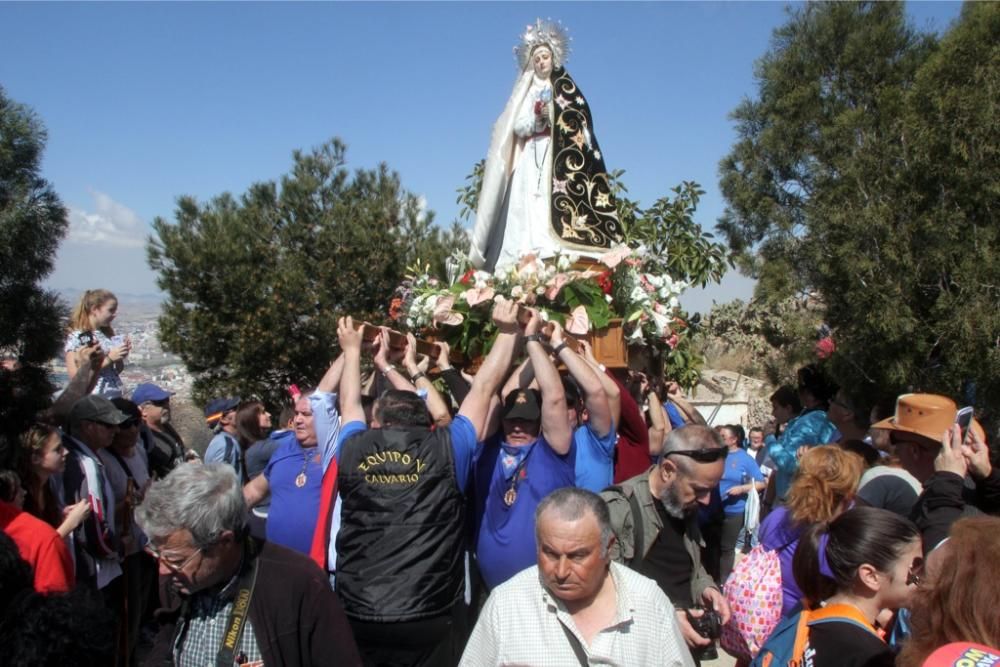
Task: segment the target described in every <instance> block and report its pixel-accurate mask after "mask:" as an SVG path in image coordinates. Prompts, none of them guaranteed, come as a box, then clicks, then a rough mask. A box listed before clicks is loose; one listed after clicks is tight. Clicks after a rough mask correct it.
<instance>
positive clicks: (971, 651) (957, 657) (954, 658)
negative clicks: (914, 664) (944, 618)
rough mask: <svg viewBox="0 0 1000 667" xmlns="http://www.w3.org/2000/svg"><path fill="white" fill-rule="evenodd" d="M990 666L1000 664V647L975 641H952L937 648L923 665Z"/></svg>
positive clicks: (940, 666)
mask: <svg viewBox="0 0 1000 667" xmlns="http://www.w3.org/2000/svg"><path fill="white" fill-rule="evenodd" d="M965 665H976V667H989V666H990V665H1000V649H995V648H992V647H989V646H986V645H985V644H976V643H974V642H952V643H950V644H945V645H944V646H942V647H941V648H939V649H937V650H936V651H934V652H933V653H931V654H930V655H929V656H927V659H926V660H924V664H923V667H965Z"/></svg>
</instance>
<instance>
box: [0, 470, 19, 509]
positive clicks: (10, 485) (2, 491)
mask: <svg viewBox="0 0 1000 667" xmlns="http://www.w3.org/2000/svg"><path fill="white" fill-rule="evenodd" d="M18 486H23V485H22V484H21V477H20V476H19V475H18V474H17V473H16V472H14V471H13V470H0V500H2V501H4V502H5V503H12V502H14V500H15V499H16V498H17V487H18Z"/></svg>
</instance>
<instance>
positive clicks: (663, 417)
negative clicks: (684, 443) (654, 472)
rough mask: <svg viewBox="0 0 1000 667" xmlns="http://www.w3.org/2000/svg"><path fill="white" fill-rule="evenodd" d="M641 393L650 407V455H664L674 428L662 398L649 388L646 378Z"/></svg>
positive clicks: (643, 380)
mask: <svg viewBox="0 0 1000 667" xmlns="http://www.w3.org/2000/svg"><path fill="white" fill-rule="evenodd" d="M641 391H642V396H643V397H645V398H646V400H647V404H648V405H649V455H650V456H659V455H660V454H662V453H663V441H664V440H666V439H667V434H668V433H670V431H671V430H673V427H671V426H670V420H669V419H667V411H666V410H664V409H663V403H661V402H660V397H659V396H657V394H656V391H655V390H654V389H653V388H652V387H650V386H649V381H648V380H647V379H646V378H645V376H643V379H642V389H641Z"/></svg>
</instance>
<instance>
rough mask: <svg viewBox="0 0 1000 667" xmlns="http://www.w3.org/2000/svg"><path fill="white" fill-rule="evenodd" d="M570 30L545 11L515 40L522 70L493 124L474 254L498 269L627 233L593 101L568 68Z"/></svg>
mask: <svg viewBox="0 0 1000 667" xmlns="http://www.w3.org/2000/svg"><path fill="white" fill-rule="evenodd" d="M568 49H569V44H568V38H567V36H566V33H565V31H564V30H563V28H562V26H561V25H559V24H558V23H551V22H548V21H542V20H541V19H539V20H537V21H536V22H535V23H534V24H533V25H529V26H528V27H527V29H526V30H525V32H524V35H523V36H522V39H521V44H520V45H519V46H517V47H516V48H515V49H514V52H515V55H516V56H517V61H518V65H519V67H520V74H519V75H518V78H517V82H516V83H515V84H514V91H513V92H512V93H511V96H510V99H509V100H508V101H507V105H506V106H505V107H504V110H503V113H501V114H500V117H499V118H498V119H497V121H496V124H495V125H494V126H493V137H492V140H491V141H490V150H489V153H488V154H487V156H486V165H485V170H484V173H483V184H482V189H481V190H480V193H479V206H478V210H477V211H476V224H475V227H474V228H473V231H472V247H471V249H470V252H469V256H470V259H471V261H472V263H473V265H475V266H476V267H477V268H481V269H485V270H487V271H493V270H494V269H495V268H497V267H503V266H507V265H510V264H514V263H516V262H518V261H519V260H520V258H521V257H522V256H523V255H525V254H529V253H531V254H534V255H535V256H536V257H540V258H542V259H544V258H547V257H552V256H553V255H555V254H556V253H559V252H563V253H574V254H579V255H587V256H593V257H597V256H600V255H601V254H603V253H604V252H605V251H607V250H608V249H609V248H611V247H613V246H615V245H618V244H619V243H621V241H622V229H621V224H620V223H619V221H618V214H617V211H616V208H615V200H614V196H613V195H612V194H611V190H610V187H609V184H608V175H607V173H606V170H605V168H604V158H603V157H602V155H601V151H600V148H599V147H598V145H597V137H596V136H594V130H593V121H592V119H591V115H590V107H589V106H588V105H587V100H586V99H585V98H584V96H583V93H582V92H580V89H579V88H578V87H577V85H576V83H575V82H574V81H573V79H572V77H570V75H569V73H568V72H567V71H566V70H565V68H564V64H565V61H566V57H567V55H568Z"/></svg>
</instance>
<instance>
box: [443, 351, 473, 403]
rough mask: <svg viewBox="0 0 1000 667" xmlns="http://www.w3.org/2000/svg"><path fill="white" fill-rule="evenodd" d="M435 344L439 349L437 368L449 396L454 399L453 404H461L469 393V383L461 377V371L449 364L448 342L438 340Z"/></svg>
mask: <svg viewBox="0 0 1000 667" xmlns="http://www.w3.org/2000/svg"><path fill="white" fill-rule="evenodd" d="M437 346H438V350H440V351H439V352H438V357H437V361H436V363H437V367H438V370H440V371H441V377H442V378H443V379H444V382H445V384H446V385H448V391H449V392H451V397H452V399H453V400H454V401H455V405H461V404H462V401H464V400H465V397H466V395H467V394H468V393H469V383H468V382H466V381H465V378H464V377H462V373H461V372H459V371H458V369H456V368H454V367H453V366H452V365H451V358H450V356H449V355H450V353H451V348H450V347H448V343H446V342H444V341H443V340H439V341H438V342H437Z"/></svg>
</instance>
